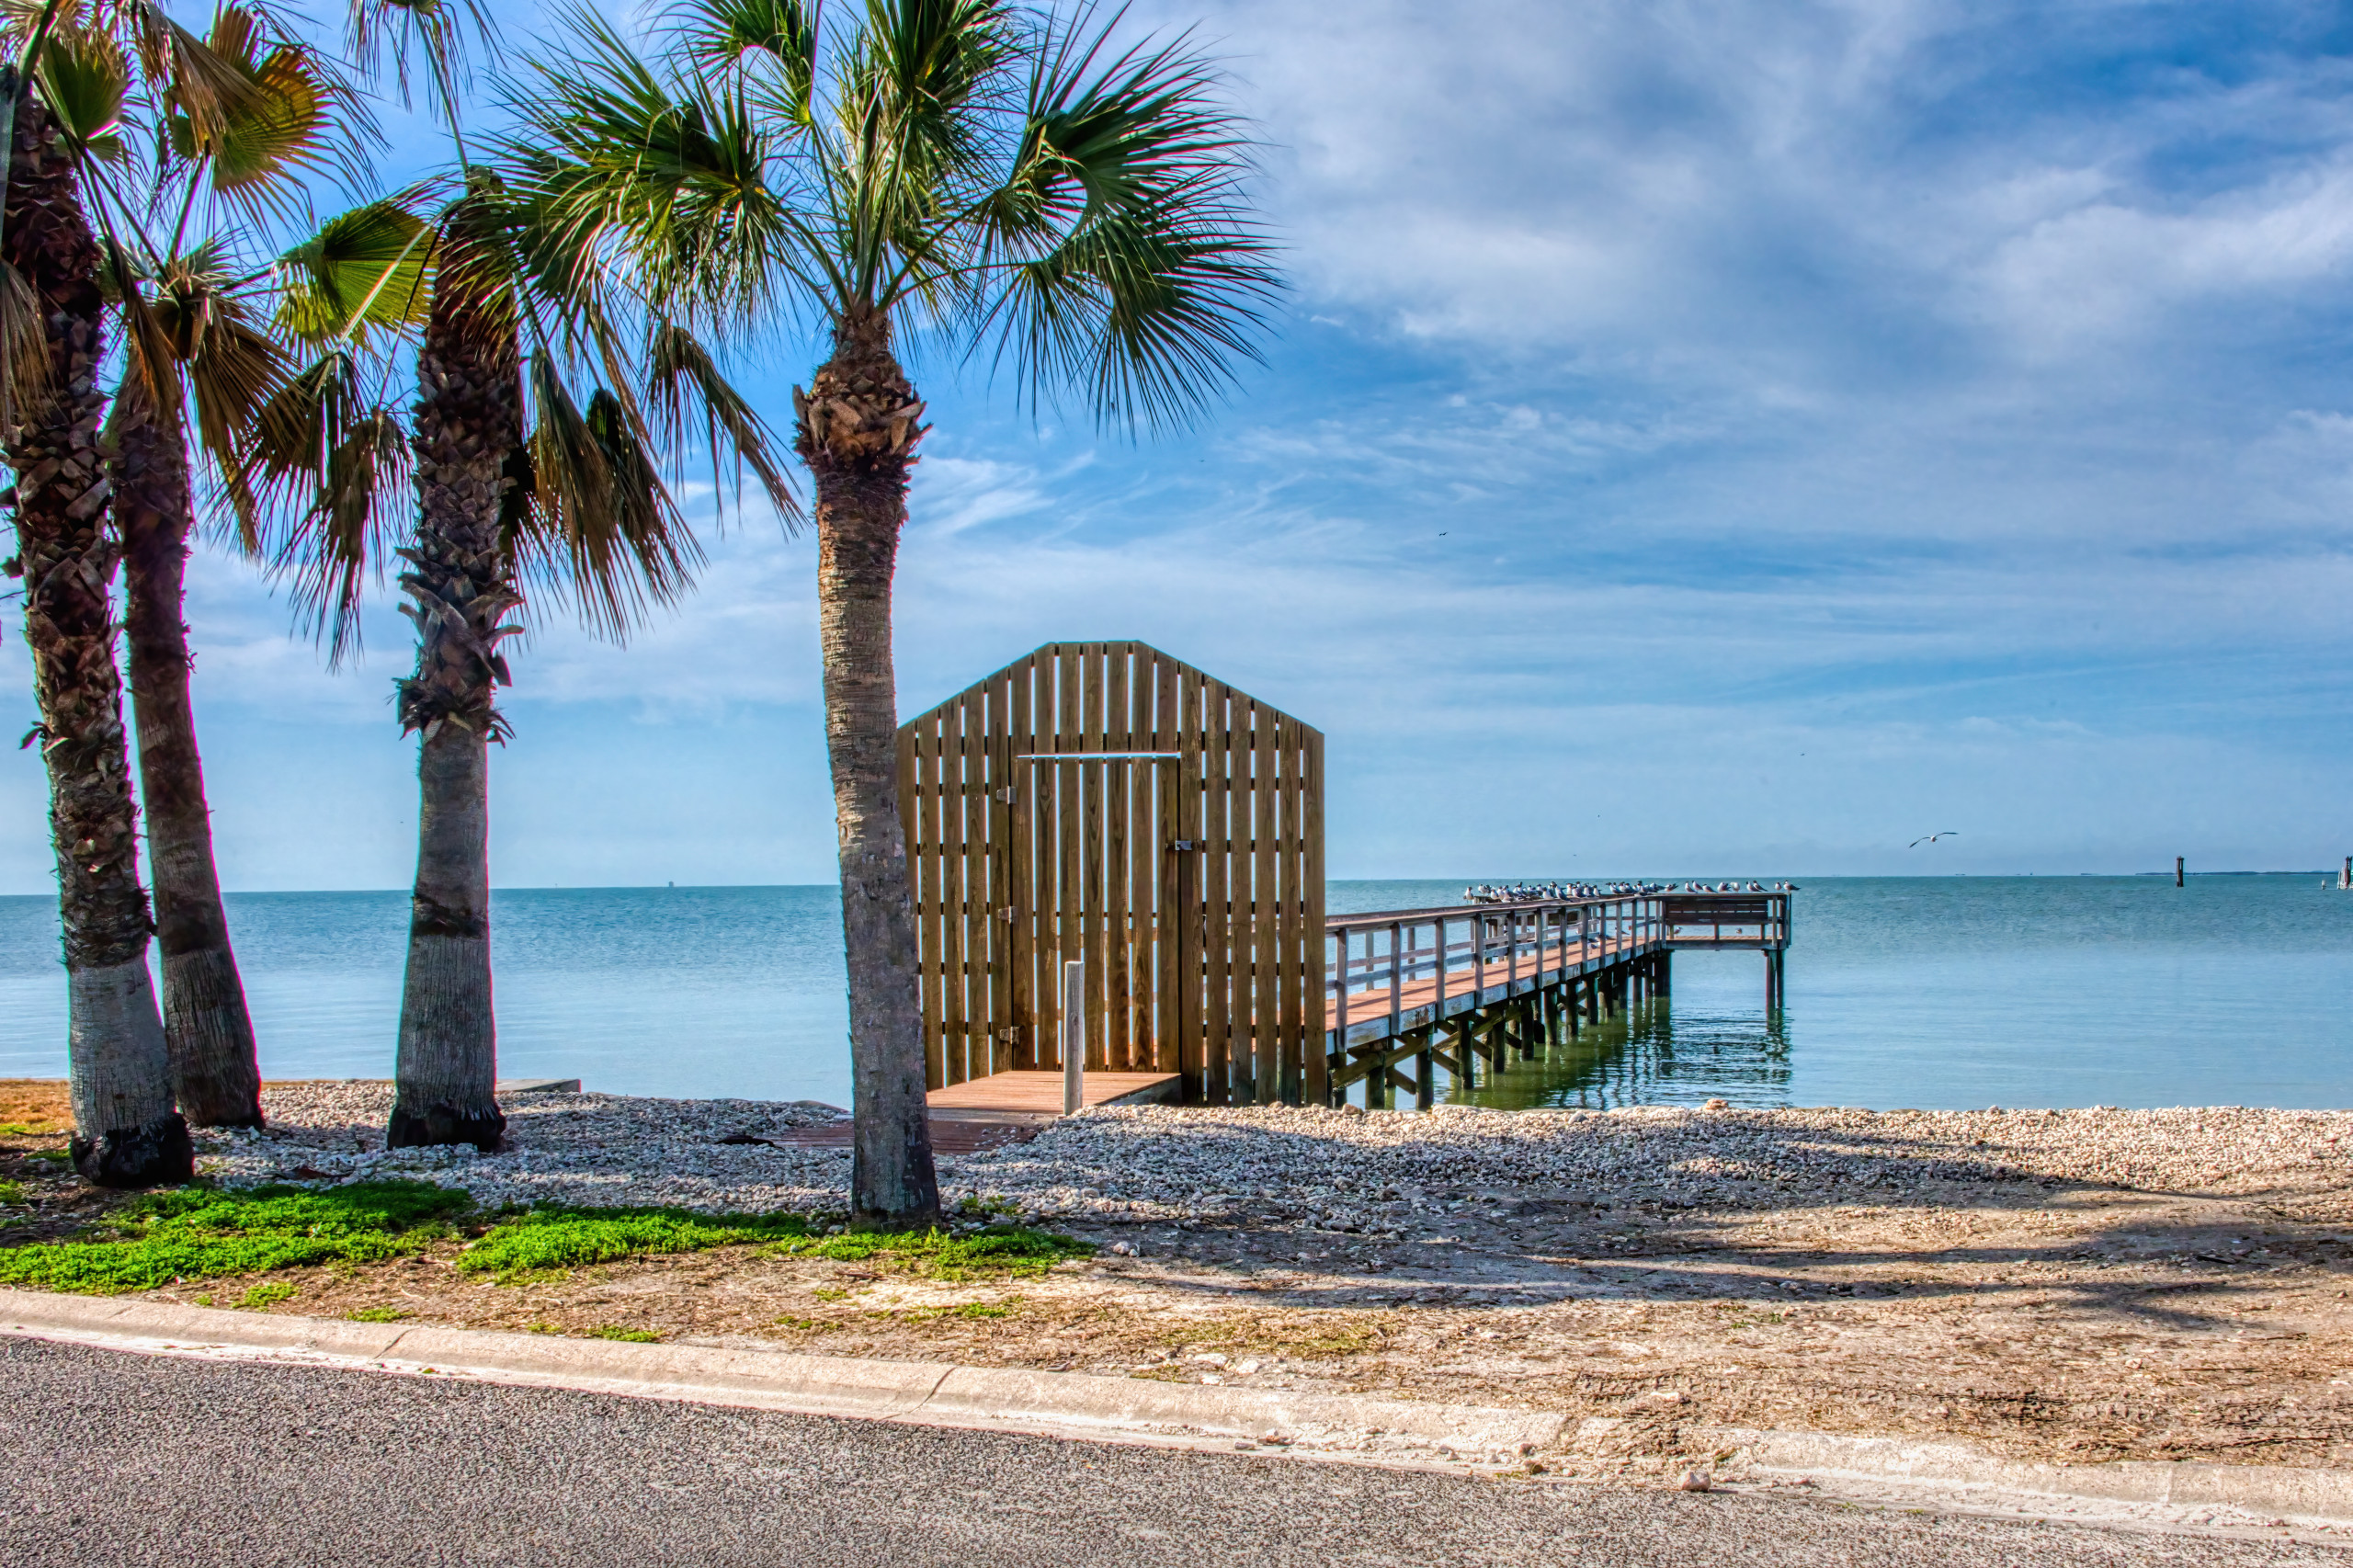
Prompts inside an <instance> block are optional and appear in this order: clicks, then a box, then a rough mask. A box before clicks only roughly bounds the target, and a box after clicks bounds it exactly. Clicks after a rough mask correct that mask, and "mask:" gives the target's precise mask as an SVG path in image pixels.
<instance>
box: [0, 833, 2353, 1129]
mask: <svg viewBox="0 0 2353 1568" xmlns="http://www.w3.org/2000/svg"><path fill="white" fill-rule="evenodd" d="M1548 874H1550V873H1549V872H1548V871H1547V870H1546V869H1544V868H1541V867H1537V868H1529V869H1527V870H1526V871H1521V872H1486V873H1483V874H1481V875H1478V876H1476V877H1466V878H1463V879H1460V880H1455V881H1386V882H1383V881H1358V882H1336V883H1335V884H1333V886H1332V889H1331V892H1330V904H1331V907H1332V909H1333V911H1334V912H1335V913H1357V912H1361V911H1365V910H1373V909H1394V908H1409V907H1416V906H1427V905H1431V904H1437V903H1452V902H1454V901H1455V899H1456V898H1457V897H1458V896H1459V895H1460V893H1461V889H1462V887H1463V885H1464V883H1465V882H1467V881H1513V880H1530V881H1533V880H1538V879H1540V878H1542V877H1544V876H1546V875H1548ZM1724 874H1727V873H1712V874H1711V875H1715V876H1721V875H1724ZM1747 875H1749V876H1753V877H1756V878H1757V879H1759V880H1764V881H1774V880H1781V879H1785V878H1788V879H1790V880H1794V881H1798V882H1799V883H1800V884H1801V885H1802V889H1803V891H1802V892H1801V893H1800V894H1799V895H1798V898H1797V901H1796V920H1795V928H1796V941H1795V944H1794V946H1793V947H1792V948H1791V949H1790V959H1789V986H1790V994H1789V1005H1788V1007H1787V1008H1786V1010H1785V1011H1784V1012H1783V1014H1782V1016H1781V1017H1779V1019H1778V1020H1768V1019H1767V1017H1765V1013H1764V1006H1763V1004H1764V981H1763V974H1762V970H1761V967H1760V965H1761V961H1762V960H1759V959H1758V958H1757V956H1756V955H1755V954H1753V953H1737V954H1733V953H1725V954H1689V953H1687V954H1684V955H1682V956H1680V957H1678V958H1677V960H1676V981H1675V994H1674V999H1673V1001H1672V1003H1671V1004H1669V1005H1665V1006H1658V1007H1654V1008H1653V1009H1651V1010H1650V1011H1648V1012H1647V1013H1645V1014H1642V1015H1638V1016H1636V1017H1632V1018H1631V1019H1629V1020H1627V1021H1626V1022H1625V1023H1623V1024H1621V1025H1618V1026H1613V1027H1610V1028H1604V1029H1602V1030H1600V1031H1597V1032H1596V1033H1593V1034H1589V1035H1587V1036H1586V1040H1584V1041H1583V1042H1581V1043H1580V1045H1579V1046H1578V1047H1577V1048H1575V1049H1574V1050H1573V1051H1562V1052H1558V1053H1556V1055H1555V1056H1554V1058H1553V1059H1552V1060H1551V1061H1548V1062H1539V1063H1528V1064H1523V1065H1521V1066H1519V1067H1517V1068H1515V1069H1514V1070H1513V1071H1512V1072H1511V1073H1509V1074H1506V1077H1505V1078H1504V1079H1503V1081H1502V1082H1501V1083H1500V1084H1499V1085H1498V1086H1497V1087H1495V1089H1493V1090H1487V1089H1483V1090H1481V1091H1480V1092H1479V1093H1478V1095H1477V1096H1476V1097H1477V1098H1478V1099H1480V1100H1482V1101H1486V1102H1489V1103H1497V1104H1511V1105H1535V1104H1570V1105H1605V1104H1618V1103H1625V1102H1637V1101H1666V1102H1693V1101H1698V1100H1701V1099H1706V1098H1709V1097H1711V1096H1722V1097H1724V1098H1726V1099H1730V1100H1733V1101H1734V1102H1735V1103H1739V1104H1745V1105H1760V1106H1767V1105H1852V1106H1871V1107H1878V1108H1892V1107H1898V1106H1914V1107H1919V1108H1963V1107H1972V1106H1985V1105H2006V1106H2044V1105H2055V1106H2082V1105H2120V1106H2168V1105H2212V1104H2237V1105H2264V1106H2296V1107H2337V1106H2353V893H2346V892H2336V891H2335V889H2334V888H2333V887H2327V886H2324V878H2323V877H2322V875H2321V874H2320V873H2319V872H2310V873H2302V872H2299V873H2293V874H2284V875H2267V876H2193V877H2191V878H2190V879H2189V885H2188V887H2186V888H2179V889H2177V888H2176V887H2175V886H2174V885H2173V879H2172V878H2171V877H2015V878H2008V877H1951V878H1903V879H1894V878H1851V879H1840V878H1826V879H1821V880H1814V879H1809V878H1806V877H1804V876H1802V875H1798V876H1795V877H1794V878H1790V873H1787V872H1776V871H1769V870H1764V869H1757V870H1752V871H1750V872H1748V873H1747ZM406 904H407V899H406V895H405V894H404V893H400V892H338V893H233V894H231V895H230V897H229V918H230V923H231V926H233V933H234V937H235V941H236V945H237V954H238V959H239V961H240V962H241V964H242V965H243V967H244V974H245V983H246V988H247V992H248V994H249V995H250V997H251V999H252V1005H253V1009H254V1016H255V1021H256V1027H257V1028H258V1030H259V1032H260V1035H261V1042H262V1043H261V1049H262V1067H263V1071H264V1073H265V1074H267V1075H268V1076H270V1077H274V1078H297V1077H384V1076H389V1075H390V1074H391V1071H392V1029H393V1023H394V1019H395V1017H396V1016H397V1014H398V1011H399V1006H400V983H401V962H402V958H403V954H404V931H405V921H406ZM492 919H493V937H492V941H493V944H494V956H495V960H496V964H497V981H496V986H497V1006H498V1028H499V1047H500V1071H501V1073H502V1074H506V1075H512V1076H562V1077H578V1078H581V1079H584V1080H585V1081H586V1083H587V1085H588V1086H590V1087H591V1088H597V1089H607V1090H613V1091H619V1092H626V1093H642V1094H666V1095H688V1096H702V1095H743V1096H756V1097H760V1098H788V1099H797V1098H804V1097H805V1098H814V1099H824V1100H830V1101H833V1102H835V1103H836V1104H846V1103H847V1098H848V1094H849V1074H848V1062H847V1048H846V1046H845V1045H844V1043H843V1001H842V990H843V971H842V956H841V948H840V941H841V937H840V928H839V926H838V924H837V919H838V906H837V903H836V901H835V895H834V892H833V890H832V889H831V888H829V887H768V888H613V889H601V890H599V889H572V888H564V889H527V888H518V889H511V890H504V891H501V892H498V893H497V894H496V895H495V897H494V902H493V913H492ZM56 920H57V912H56V906H55V904H54V903H53V902H52V901H51V900H49V899H47V898H0V1077H32V1076H58V1075H62V1074H63V1073H64V1071H65V1047H64V1039H65V983H64V974H63V970H62V969H61V968H60V967H59V964H58V960H57V935H56V931H57V926H56Z"/></svg>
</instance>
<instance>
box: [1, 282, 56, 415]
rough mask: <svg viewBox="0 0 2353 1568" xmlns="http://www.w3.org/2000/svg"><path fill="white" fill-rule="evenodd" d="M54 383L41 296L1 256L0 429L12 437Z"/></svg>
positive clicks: (45, 400)
mask: <svg viewBox="0 0 2353 1568" xmlns="http://www.w3.org/2000/svg"><path fill="white" fill-rule="evenodd" d="M55 386H56V382H55V381H54V380H53V379H52V378H51V374H50V363H49V324H48V322H47V321H46V320H45V319H44V317H43V315H42V312H41V303H40V295H38V294H36V293H35V292H33V286H32V284H31V283H29V282H28V281H27V280H26V278H25V275H24V274H23V273H21V272H19V271H17V268H16V265H15V264H14V263H12V262H9V261H6V260H0V433H5V434H6V435H7V436H8V437H10V438H12V439H13V438H14V436H15V432H16V429H17V424H18V422H19V421H20V420H21V419H22V418H23V417H24V416H25V415H26V414H27V413H28V412H29V411H31V410H34V409H38V408H40V407H41V406H42V405H43V404H44V403H46V402H47V401H48V399H49V398H50V397H51V395H52V394H53V390H54V388H55Z"/></svg>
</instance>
